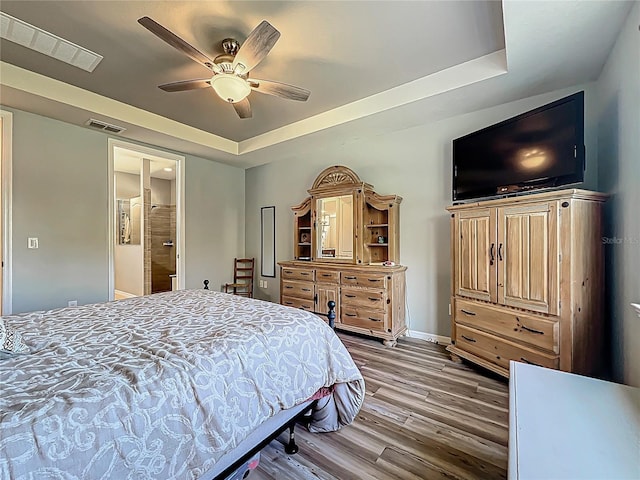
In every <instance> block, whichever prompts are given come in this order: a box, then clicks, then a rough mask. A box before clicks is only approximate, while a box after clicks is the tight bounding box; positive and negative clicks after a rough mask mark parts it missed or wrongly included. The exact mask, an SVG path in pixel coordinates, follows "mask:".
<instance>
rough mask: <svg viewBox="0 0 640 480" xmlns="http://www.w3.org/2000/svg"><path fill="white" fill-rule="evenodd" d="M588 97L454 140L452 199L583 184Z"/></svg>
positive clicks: (580, 96) (572, 98)
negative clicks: (586, 103)
mask: <svg viewBox="0 0 640 480" xmlns="http://www.w3.org/2000/svg"><path fill="white" fill-rule="evenodd" d="M584 165H585V148H584V92H578V93H575V94H573V95H570V96H568V97H566V98H562V99H560V100H557V101H555V102H552V103H549V104H548V105H544V106H542V107H539V108H536V109H535V110H531V111H530V112H526V113H523V114H521V115H518V116H516V117H513V118H510V119H508V120H505V121H503V122H500V123H497V124H495V125H491V126H490V127H486V128H483V129H482V130H479V131H477V132H474V133H470V134H469V135H465V136H464V137H460V138H457V139H455V140H454V141H453V200H454V201H462V200H469V199H475V198H484V197H494V196H504V195H509V194H515V193H519V192H527V191H530V190H535V189H541V188H549V187H556V186H560V185H567V184H571V183H580V182H582V181H583V179H584Z"/></svg>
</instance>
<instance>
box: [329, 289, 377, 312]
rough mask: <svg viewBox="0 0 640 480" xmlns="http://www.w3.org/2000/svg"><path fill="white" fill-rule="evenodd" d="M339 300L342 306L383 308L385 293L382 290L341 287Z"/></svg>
mask: <svg viewBox="0 0 640 480" xmlns="http://www.w3.org/2000/svg"><path fill="white" fill-rule="evenodd" d="M340 302H341V304H342V307H343V308H345V307H358V306H359V307H365V308H371V309H384V308H385V307H386V295H385V292H384V290H373V289H362V288H348V287H342V288H341V289H340Z"/></svg>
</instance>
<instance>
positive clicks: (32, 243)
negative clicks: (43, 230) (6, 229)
mask: <svg viewBox="0 0 640 480" xmlns="http://www.w3.org/2000/svg"><path fill="white" fill-rule="evenodd" d="M27 247H28V248H38V238H37V237H29V238H28V239H27Z"/></svg>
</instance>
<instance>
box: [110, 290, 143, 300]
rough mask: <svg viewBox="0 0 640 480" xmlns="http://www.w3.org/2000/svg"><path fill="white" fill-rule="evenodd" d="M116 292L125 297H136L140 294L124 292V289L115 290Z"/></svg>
mask: <svg viewBox="0 0 640 480" xmlns="http://www.w3.org/2000/svg"><path fill="white" fill-rule="evenodd" d="M114 293H115V294H116V295H120V296H121V297H124V298H135V297H137V296H138V295H134V294H133V293H129V292H123V291H122V290H115V291H114Z"/></svg>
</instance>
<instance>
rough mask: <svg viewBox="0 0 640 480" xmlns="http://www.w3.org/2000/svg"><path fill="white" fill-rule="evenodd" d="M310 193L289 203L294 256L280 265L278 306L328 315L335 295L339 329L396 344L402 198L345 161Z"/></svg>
mask: <svg viewBox="0 0 640 480" xmlns="http://www.w3.org/2000/svg"><path fill="white" fill-rule="evenodd" d="M308 192H309V194H310V196H309V197H307V198H306V199H304V200H303V201H302V203H300V204H299V205H296V206H294V207H292V210H293V213H294V221H293V245H294V248H293V258H294V259H293V260H292V261H286V262H279V265H280V303H282V304H283V305H288V306H291V307H295V308H301V309H303V310H308V311H311V312H315V313H318V314H319V315H322V317H323V318H325V314H326V313H327V302H329V301H330V300H333V301H334V302H336V316H337V317H336V323H335V328H339V329H342V330H349V331H352V332H357V333H362V334H366V335H371V336H374V337H377V338H380V339H381V340H383V342H384V343H385V345H387V346H393V345H395V343H396V340H397V338H398V337H399V336H400V335H402V334H404V333H405V332H406V325H405V270H406V269H407V267H405V266H401V265H398V263H399V257H400V253H399V250H400V249H399V246H400V234H399V226H400V220H399V218H400V217H399V209H400V203H401V201H402V198H401V197H399V196H397V195H379V194H377V193H376V192H374V191H373V187H372V185H369V184H367V183H364V182H362V181H361V180H360V179H359V178H358V176H357V175H356V174H355V172H353V171H352V170H350V169H349V168H347V167H344V166H333V167H329V168H326V169H325V170H323V171H322V172H321V173H320V174H319V175H318V177H317V178H316V180H315V182H314V184H313V186H312V187H311V189H309V190H308Z"/></svg>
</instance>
